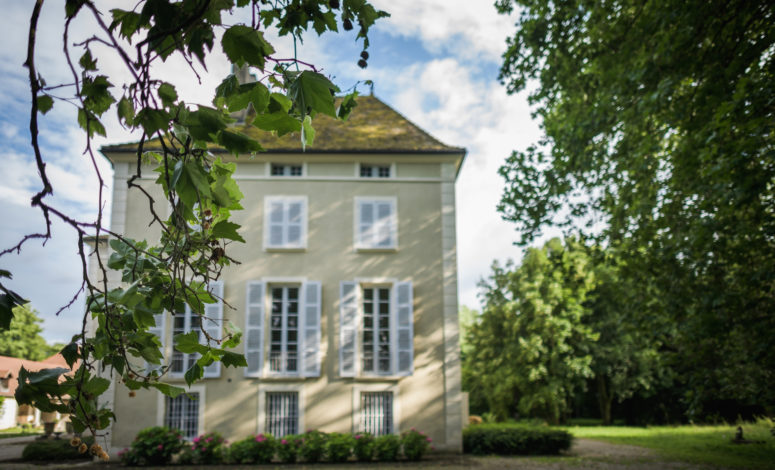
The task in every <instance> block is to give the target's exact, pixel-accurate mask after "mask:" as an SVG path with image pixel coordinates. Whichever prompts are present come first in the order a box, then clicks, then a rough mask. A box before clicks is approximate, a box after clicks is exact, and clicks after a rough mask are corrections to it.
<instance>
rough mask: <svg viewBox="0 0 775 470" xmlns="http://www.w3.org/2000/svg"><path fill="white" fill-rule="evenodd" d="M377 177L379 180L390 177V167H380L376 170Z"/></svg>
mask: <svg viewBox="0 0 775 470" xmlns="http://www.w3.org/2000/svg"><path fill="white" fill-rule="evenodd" d="M378 175H379V177H380V178H389V177H390V167H389V166H381V167H379V169H378Z"/></svg>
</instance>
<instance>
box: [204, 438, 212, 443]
mask: <svg viewBox="0 0 775 470" xmlns="http://www.w3.org/2000/svg"><path fill="white" fill-rule="evenodd" d="M212 441H213V438H212V437H208V438H207V439H205V442H212Z"/></svg>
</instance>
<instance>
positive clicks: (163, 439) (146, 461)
mask: <svg viewBox="0 0 775 470" xmlns="http://www.w3.org/2000/svg"><path fill="white" fill-rule="evenodd" d="M184 445H185V442H184V441H183V436H182V435H181V434H180V431H178V430H177V429H169V428H166V427H163V426H154V427H150V428H145V429H143V430H142V431H140V432H139V433H138V434H137V436H136V437H135V440H134V441H132V445H131V446H130V448H129V449H126V450H125V451H124V452H122V454H121V461H122V462H123V463H124V464H126V465H130V466H153V465H166V464H168V463H170V462H171V461H172V457H173V456H174V455H175V454H177V453H178V452H180V451H181V449H183V447H184Z"/></svg>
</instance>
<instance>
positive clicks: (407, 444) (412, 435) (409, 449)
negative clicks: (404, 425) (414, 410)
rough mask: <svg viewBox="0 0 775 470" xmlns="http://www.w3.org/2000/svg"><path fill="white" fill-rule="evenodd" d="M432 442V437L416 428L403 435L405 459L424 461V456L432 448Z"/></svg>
mask: <svg viewBox="0 0 775 470" xmlns="http://www.w3.org/2000/svg"><path fill="white" fill-rule="evenodd" d="M431 442H433V441H432V440H431V438H430V437H428V436H426V435H425V433H423V432H420V431H418V430H416V429H414V428H412V429H410V430H409V431H406V432H404V433H401V448H402V449H403V453H404V457H406V458H407V459H408V460H420V459H422V456H423V455H425V453H426V452H428V449H430V448H431Z"/></svg>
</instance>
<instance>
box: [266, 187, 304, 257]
mask: <svg viewBox="0 0 775 470" xmlns="http://www.w3.org/2000/svg"><path fill="white" fill-rule="evenodd" d="M278 202H279V203H281V204H282V206H283V223H282V224H283V225H282V227H283V236H282V238H283V242H282V243H281V244H279V245H272V244H271V243H270V241H271V237H270V234H271V226H272V222H271V220H270V218H271V211H270V208H271V206H272V204H274V203H278ZM299 202H300V203H301V224H300V231H301V233H300V235H299V243H295V244H292V243H288V241H287V240H288V212H289V211H288V206H289V204H292V203H299ZM308 213H309V200H308V198H307V196H266V197H264V217H263V219H264V220H263V223H264V251H286V250H289V251H294V250H306V249H307V219H308Z"/></svg>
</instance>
